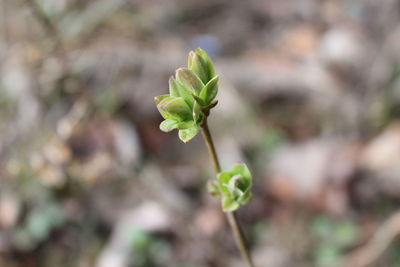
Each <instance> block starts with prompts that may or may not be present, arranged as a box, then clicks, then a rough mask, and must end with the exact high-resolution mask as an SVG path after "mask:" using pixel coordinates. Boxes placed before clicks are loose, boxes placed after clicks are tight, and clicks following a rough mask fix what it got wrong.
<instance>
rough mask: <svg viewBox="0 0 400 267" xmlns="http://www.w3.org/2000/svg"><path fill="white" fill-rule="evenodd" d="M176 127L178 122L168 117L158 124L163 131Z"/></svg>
mask: <svg viewBox="0 0 400 267" xmlns="http://www.w3.org/2000/svg"><path fill="white" fill-rule="evenodd" d="M177 127H178V122H177V121H174V120H170V119H166V120H164V121H163V122H161V124H160V129H161V131H163V132H166V133H167V132H170V131H172V130H174V129H176V128H177Z"/></svg>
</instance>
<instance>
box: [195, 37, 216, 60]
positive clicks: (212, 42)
mask: <svg viewBox="0 0 400 267" xmlns="http://www.w3.org/2000/svg"><path fill="white" fill-rule="evenodd" d="M198 47H200V48H201V49H203V50H204V51H206V52H207V54H208V55H209V56H210V57H215V56H217V55H218V54H219V52H220V50H221V44H220V42H219V40H218V39H217V38H216V37H214V36H212V35H208V34H204V35H198V36H197V37H195V38H193V39H192V41H191V42H190V49H191V50H194V49H196V48H198Z"/></svg>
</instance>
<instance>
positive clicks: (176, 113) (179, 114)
mask: <svg viewBox="0 0 400 267" xmlns="http://www.w3.org/2000/svg"><path fill="white" fill-rule="evenodd" d="M157 108H158V110H159V111H160V113H161V115H162V116H163V117H164V119H171V120H175V121H187V120H191V119H192V118H193V115H192V111H191V109H190V107H189V106H188V104H187V103H186V102H185V100H183V98H182V97H173V96H171V97H167V98H165V99H163V100H162V101H161V102H160V103H159V104H158V105H157Z"/></svg>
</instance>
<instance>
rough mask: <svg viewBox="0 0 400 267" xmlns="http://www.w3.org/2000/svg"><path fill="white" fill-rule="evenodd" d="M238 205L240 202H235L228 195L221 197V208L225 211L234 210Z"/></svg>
mask: <svg viewBox="0 0 400 267" xmlns="http://www.w3.org/2000/svg"><path fill="white" fill-rule="evenodd" d="M239 207H240V204H239V203H238V202H236V201H235V200H234V199H233V198H231V197H229V196H224V197H223V198H222V209H223V210H224V211H225V212H229V211H235V210H237V209H238V208H239Z"/></svg>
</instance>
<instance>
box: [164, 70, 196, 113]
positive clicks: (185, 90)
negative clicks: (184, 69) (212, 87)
mask: <svg viewBox="0 0 400 267" xmlns="http://www.w3.org/2000/svg"><path fill="white" fill-rule="evenodd" d="M169 94H170V95H171V96H175V97H182V98H183V99H184V100H185V101H186V103H187V104H188V105H189V107H190V108H192V107H193V103H194V99H193V96H192V92H191V87H188V86H185V85H183V84H182V83H180V82H178V81H177V80H175V78H174V77H171V78H170V79H169Z"/></svg>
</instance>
